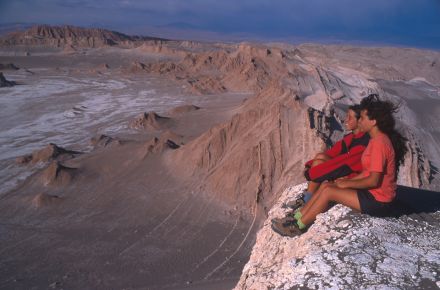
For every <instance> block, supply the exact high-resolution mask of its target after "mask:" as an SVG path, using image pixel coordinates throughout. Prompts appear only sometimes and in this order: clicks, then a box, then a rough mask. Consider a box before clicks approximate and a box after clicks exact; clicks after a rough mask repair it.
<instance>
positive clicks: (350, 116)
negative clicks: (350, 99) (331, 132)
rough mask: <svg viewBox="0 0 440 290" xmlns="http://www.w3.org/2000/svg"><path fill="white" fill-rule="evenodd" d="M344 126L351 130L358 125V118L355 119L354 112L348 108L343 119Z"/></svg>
mask: <svg viewBox="0 0 440 290" xmlns="http://www.w3.org/2000/svg"><path fill="white" fill-rule="evenodd" d="M344 123H345V128H347V130H349V131H353V130H355V129H357V127H358V120H357V119H356V113H355V112H354V111H353V110H348V112H347V117H346V119H345V122H344Z"/></svg>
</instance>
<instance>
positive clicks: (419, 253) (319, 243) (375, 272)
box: [235, 184, 440, 290]
mask: <svg viewBox="0 0 440 290" xmlns="http://www.w3.org/2000/svg"><path fill="white" fill-rule="evenodd" d="M305 188H306V184H300V185H297V186H293V187H290V188H287V189H286V190H285V191H284V192H283V194H282V196H281V198H280V199H279V201H278V202H277V203H276V204H275V205H274V207H273V208H272V210H271V211H270V212H269V217H268V218H267V220H266V221H265V223H264V225H263V227H262V228H261V229H260V231H259V232H258V235H257V241H256V244H255V246H254V248H253V250H252V254H251V257H250V259H249V262H248V263H247V264H246V266H245V267H244V269H243V272H242V275H241V278H240V281H239V282H238V284H237V286H236V287H235V289H237V290H238V289H354V288H357V289H414V288H423V289H425V288H430V289H435V288H437V287H439V286H440V270H439V269H440V243H439V242H438V241H439V240H440V230H439V228H438V221H439V220H440V212H437V213H434V214H430V215H429V218H428V219H426V218H423V216H403V217H401V218H399V219H396V218H374V217H370V216H367V215H361V214H357V213H354V212H352V211H351V210H350V209H349V208H347V207H345V206H342V205H336V206H334V207H333V208H332V209H330V210H329V211H328V212H326V213H323V214H320V215H318V217H317V220H316V221H315V223H314V224H313V225H312V226H311V227H310V228H309V230H308V231H307V232H306V233H305V234H303V235H301V236H299V237H295V238H288V237H281V236H279V235H278V234H276V233H275V232H273V231H272V229H271V227H270V224H271V219H272V218H275V217H282V216H284V214H285V213H286V210H285V209H283V208H282V207H281V206H282V204H283V203H284V202H286V201H288V200H291V199H294V198H296V197H298V196H299V194H300V193H301V192H302V191H303V190H304V189H305Z"/></svg>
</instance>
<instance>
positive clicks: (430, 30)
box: [0, 0, 440, 49]
mask: <svg viewBox="0 0 440 290" xmlns="http://www.w3.org/2000/svg"><path fill="white" fill-rule="evenodd" d="M8 23H40V24H53V25H55V24H56V25H62V24H69V25H76V26H85V27H90V26H94V27H101V28H108V29H112V30H116V31H120V32H124V33H127V34H139V35H151V36H161V37H171V38H179V39H197V40H203V39H206V40H216V39H217V40H230V41H236V40H260V41H286V42H305V41H308V42H324V43H341V42H342V43H366V44H369V43H370V44H391V45H397V46H413V47H427V48H435V49H440V0H367V1H359V0H159V1H155V0H154V1H153V0H151V1H141V0H34V1H32V0H0V24H8Z"/></svg>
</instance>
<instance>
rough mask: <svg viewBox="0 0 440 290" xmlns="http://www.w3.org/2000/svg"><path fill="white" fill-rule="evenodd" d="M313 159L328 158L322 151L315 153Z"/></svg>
mask: <svg viewBox="0 0 440 290" xmlns="http://www.w3.org/2000/svg"><path fill="white" fill-rule="evenodd" d="M314 159H318V160H324V161H325V160H329V159H330V158H329V157H328V156H327V155H325V154H324V153H318V154H316V156H315V158H314Z"/></svg>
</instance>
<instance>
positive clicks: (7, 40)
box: [0, 24, 166, 48]
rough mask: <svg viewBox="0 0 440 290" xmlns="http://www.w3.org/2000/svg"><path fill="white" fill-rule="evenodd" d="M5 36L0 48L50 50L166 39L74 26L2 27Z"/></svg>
mask: <svg viewBox="0 0 440 290" xmlns="http://www.w3.org/2000/svg"><path fill="white" fill-rule="evenodd" d="M0 31H2V32H3V34H5V33H7V34H6V35H3V36H2V37H1V38H0V46H16V45H26V46H49V47H65V46H69V45H71V46H75V47H93V48H96V47H102V46H114V45H122V46H132V45H133V44H134V43H136V42H143V41H148V40H163V41H165V40H166V39H163V38H157V37H148V36H130V35H126V34H123V33H120V32H116V31H111V30H107V29H101V28H83V27H77V26H71V25H64V26H51V25H26V24H10V25H6V26H1V28H0Z"/></svg>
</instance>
